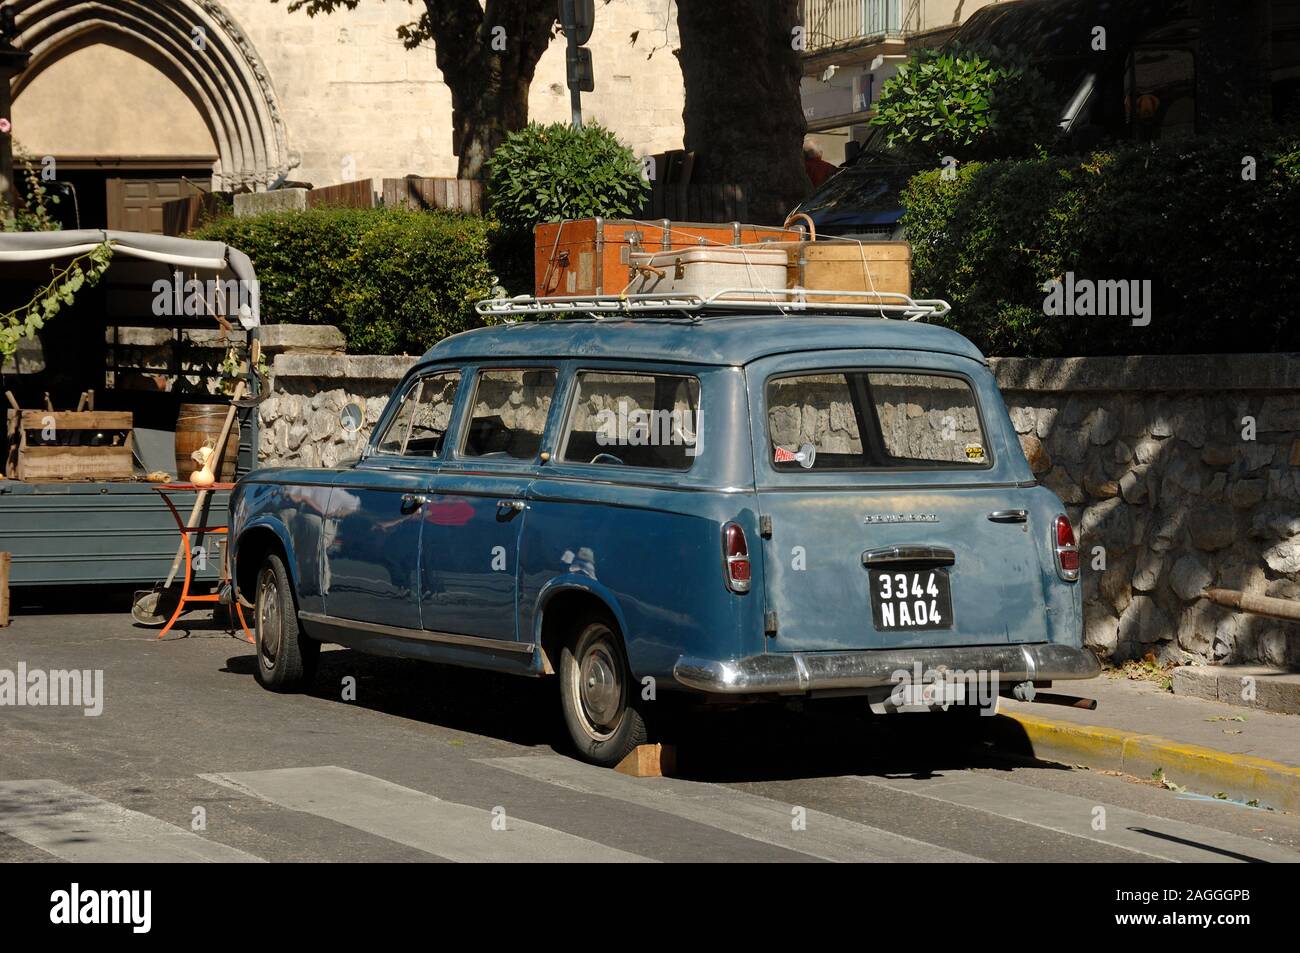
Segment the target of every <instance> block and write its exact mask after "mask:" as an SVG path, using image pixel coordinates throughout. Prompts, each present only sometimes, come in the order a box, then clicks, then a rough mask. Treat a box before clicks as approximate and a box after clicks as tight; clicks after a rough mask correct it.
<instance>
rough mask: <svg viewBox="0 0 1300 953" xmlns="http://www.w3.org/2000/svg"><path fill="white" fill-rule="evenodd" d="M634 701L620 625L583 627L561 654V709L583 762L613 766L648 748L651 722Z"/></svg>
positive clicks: (590, 623)
mask: <svg viewBox="0 0 1300 953" xmlns="http://www.w3.org/2000/svg"><path fill="white" fill-rule="evenodd" d="M634 697H635V685H634V684H633V682H632V674H631V671H630V670H629V668H628V665H627V658H626V656H625V655H624V653H623V642H622V639H620V638H619V635H618V633H617V632H616V631H615V629H614V626H613V625H612V624H611V623H610V622H609V621H608V620H606V619H600V618H595V619H587V620H585V621H584V622H582V623H579V625H578V626H577V627H576V634H575V635H574V637H573V638H571V639H570V640H569V641H568V642H567V643H566V644H565V645H564V647H563V648H562V649H561V650H560V704H561V707H562V709H563V712H564V724H565V727H567V728H568V731H569V738H570V740H571V741H572V742H573V746H574V747H575V748H576V749H577V751H578V754H579V756H580V757H582V758H583V760H585V761H590V762H591V763H592V764H598V765H601V766H603V767H612V766H614V765H616V764H618V763H619V762H620V761H622V760H623V758H624V757H625V756H626V755H627V754H628V753H629V752H631V751H632V750H633V749H635V748H636V747H637V745H641V744H645V741H646V726H645V720H644V719H643V718H642V716H641V713H640V712H639V711H637V709H636V706H635V705H634V704H633V699H634Z"/></svg>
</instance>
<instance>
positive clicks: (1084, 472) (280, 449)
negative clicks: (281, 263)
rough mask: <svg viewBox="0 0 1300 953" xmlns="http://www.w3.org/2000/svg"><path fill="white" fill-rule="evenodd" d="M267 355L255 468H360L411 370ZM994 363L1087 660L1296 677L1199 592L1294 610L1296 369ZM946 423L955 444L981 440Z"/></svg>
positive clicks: (816, 430) (389, 363)
mask: <svg viewBox="0 0 1300 953" xmlns="http://www.w3.org/2000/svg"><path fill="white" fill-rule="evenodd" d="M309 330H317V331H318V330H319V329H309ZM263 332H264V333H267V334H281V335H283V334H284V333H285V332H284V331H283V330H282V329H271V328H266V329H263ZM339 343H340V344H341V342H339ZM268 351H269V352H270V353H273V354H274V359H273V365H272V366H273V370H274V381H273V387H272V393H271V396H270V397H269V398H268V399H267V400H266V401H264V402H263V403H262V405H261V415H262V443H261V448H260V449H261V456H262V462H263V463H264V464H266V465H298V466H321V465H325V466H328V465H332V464H334V463H337V462H338V461H340V460H343V459H345V458H347V457H350V456H356V455H358V454H359V453H360V451H361V448H362V447H363V446H364V445H365V441H366V439H367V438H368V436H369V434H370V431H371V429H372V428H373V426H374V423H375V422H376V421H377V420H378V418H379V415H380V413H381V412H382V410H383V408H384V405H385V403H386V402H387V399H388V396H389V393H390V392H391V390H392V388H393V386H394V385H395V384H396V383H397V381H398V380H399V379H400V378H401V376H402V375H403V374H404V373H405V372H406V370H407V369H408V368H409V367H410V366H411V364H412V363H413V362H414V361H415V358H412V357H395V358H386V357H367V356H345V355H343V354H341V353H330V352H329V351H328V350H325V351H322V350H320V349H319V348H317V350H315V351H312V350H302V342H301V341H297V340H289V339H287V338H286V339H284V340H279V341H278V342H277V343H274V344H272V346H271V347H269V348H268ZM991 363H992V365H993V368H994V373H995V374H996V376H997V380H998V383H999V386H1000V387H1001V388H1002V391H1003V394H1004V396H1005V398H1006V403H1007V407H1008V409H1009V411H1010V415H1011V420H1012V423H1013V425H1014V426H1015V429H1016V432H1017V434H1018V435H1019V437H1020V442H1021V445H1022V446H1023V447H1024V449H1025V453H1026V456H1027V458H1028V459H1029V461H1030V465H1031V468H1032V469H1033V471H1034V472H1035V474H1037V476H1038V477H1039V479H1040V480H1042V481H1043V482H1044V483H1045V484H1046V485H1048V486H1050V487H1051V488H1052V489H1053V490H1055V492H1056V493H1057V494H1059V495H1060V497H1061V499H1062V500H1063V501H1064V503H1065V505H1066V510H1067V512H1068V513H1069V515H1070V518H1071V519H1072V520H1073V521H1074V524H1075V527H1076V529H1077V531H1078V533H1079V546H1080V550H1081V552H1082V555H1083V567H1084V568H1083V581H1082V586H1083V595H1084V614H1085V626H1086V639H1087V642H1088V644H1089V645H1090V646H1092V647H1093V648H1094V649H1095V650H1096V651H1098V652H1099V653H1100V654H1102V655H1105V656H1108V657H1110V658H1112V659H1114V660H1117V661H1119V660H1123V659H1128V658H1140V657H1143V656H1145V655H1146V654H1148V653H1152V654H1154V655H1155V656H1156V658H1158V659H1160V660H1162V661H1164V660H1170V661H1172V660H1177V661H1180V662H1198V661H1200V662H1208V661H1216V662H1217V661H1242V662H1265V663H1268V664H1273V665H1293V666H1294V665H1297V664H1300V625H1295V624H1290V623H1285V622H1281V621H1277V620H1272V619H1266V618H1262V617H1258V616H1250V615H1245V614H1242V613H1237V612H1233V611H1231V610H1228V609H1223V608H1220V607H1219V606H1216V605H1214V604H1213V603H1211V602H1209V601H1208V600H1207V599H1205V598H1204V597H1203V596H1202V595H1201V593H1202V591H1203V590H1204V589H1205V588H1206V587H1210V586H1215V587H1222V588H1227V589H1241V590H1245V591H1248V592H1254V593H1261V594H1266V595H1270V596H1278V597H1281V598H1286V599H1300V361H1298V360H1296V358H1295V356H1293V355H1229V356H1203V357H1127V358H1073V359H1064V360H1050V361H1039V360H1031V359H1023V358H1006V359H1000V360H999V359H995V360H993V361H992V362H991ZM894 398H896V399H894ZM894 398H891V399H890V400H889V401H888V402H887V403H888V404H889V406H888V407H887V408H886V416H887V417H888V416H890V414H891V413H892V414H893V415H895V416H896V417H897V418H898V420H899V421H900V423H901V421H903V420H904V418H906V417H907V416H908V415H909V414H912V411H910V410H909V409H908V405H909V404H910V403H915V401H914V400H912V399H911V398H908V397H907V395H905V394H898V395H894ZM349 402H356V403H358V404H360V405H361V406H362V407H363V409H364V421H363V424H362V427H361V429H360V430H359V431H358V432H356V433H348V432H347V431H346V430H345V428H344V427H342V426H341V424H340V421H339V412H340V411H341V410H342V408H343V407H344V405H345V404H347V403H349ZM824 403H825V405H826V406H825V407H824V408H822V409H821V411H820V412H819V415H818V419H817V420H813V421H809V422H807V423H808V433H811V434H819V435H820V436H819V437H818V439H824V438H827V437H828V436H835V435H838V437H839V438H842V442H844V444H845V446H844V448H843V449H844V450H845V451H849V450H850V449H851V448H852V446H853V445H854V439H855V437H856V435H855V434H853V433H851V432H850V431H851V427H850V425H848V424H845V423H844V422H843V421H840V423H839V430H836V429H835V421H834V420H833V419H832V418H833V417H834V416H835V413H836V412H835V408H834V400H833V395H831V394H830V393H829V392H828V394H827V395H826V400H825V401H824ZM954 408H956V404H954ZM959 410H960V408H957V412H954V416H955V417H956V420H957V429H958V436H957V442H958V444H959V445H964V443H966V442H969V441H970V440H976V439H978V438H977V437H975V436H974V434H973V431H970V426H971V422H970V421H967V420H966V419H965V418H964V415H963V414H961V413H960V412H959ZM822 416H824V417H825V420H824V421H822V420H821V417H822ZM841 416H842V415H841ZM913 416H915V415H914V414H913ZM930 416H934V415H933V414H927V415H924V420H925V425H924V426H923V427H921V428H920V432H921V433H923V434H925V435H929V436H926V437H925V439H926V440H927V441H929V440H937V439H939V438H938V437H937V436H935V435H937V434H939V433H940V432H941V431H942V430H943V428H944V427H945V426H946V424H945V422H944V420H943V419H942V418H943V417H944V416H945V415H943V414H940V415H939V416H937V417H936V418H935V419H934V420H933V421H931V420H929V417H930ZM802 423H803V422H802V421H799V422H796V421H794V420H791V421H790V424H791V426H790V427H789V428H787V429H790V430H791V434H789V435H788V436H789V437H790V441H789V442H790V443H791V444H792V445H795V444H798V443H799V442H801V441H802V440H804V439H806V434H804V433H803V429H804V428H803V427H802ZM917 423H920V419H918V420H917V421H915V422H913V423H912V427H915V424H917ZM846 428H849V429H846ZM840 431H843V433H840ZM949 439H951V438H949ZM926 446H927V448H929V449H927V450H926V451H925V452H931V450H932V449H933V448H932V447H929V444H928V443H927V445H926Z"/></svg>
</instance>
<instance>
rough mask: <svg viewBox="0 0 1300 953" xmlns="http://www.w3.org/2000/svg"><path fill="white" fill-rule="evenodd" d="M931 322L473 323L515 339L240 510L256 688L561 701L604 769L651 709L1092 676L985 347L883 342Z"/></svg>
mask: <svg viewBox="0 0 1300 953" xmlns="http://www.w3.org/2000/svg"><path fill="white" fill-rule="evenodd" d="M646 297H647V298H648V299H654V296H646ZM633 304H634V305H635V307H633V306H632V305H633ZM933 307H934V306H933V305H926V304H925V303H922V304H917V303H915V302H911V301H910V300H908V302H907V305H906V306H905V307H904V306H902V305H899V306H897V307H884V306H882V307H878V308H867V307H859V306H855V305H833V304H827V305H824V306H817V307H814V306H811V305H805V306H802V307H787V306H784V305H782V306H776V305H773V304H770V303H768V304H763V305H761V306H758V305H755V304H754V303H753V302H750V303H748V305H747V306H741V305H740V304H737V303H734V302H727V301H725V300H717V299H710V300H700V299H698V298H689V299H686V298H683V299H672V300H666V299H665V300H638V301H636V302H628V301H626V300H623V301H619V302H617V303H611V302H610V301H608V300H603V299H602V300H596V299H592V300H590V301H588V302H587V303H586V304H585V305H584V304H583V303H582V302H566V301H565V300H564V299H557V301H550V302H548V301H545V300H535V299H525V300H520V299H511V300H509V301H506V302H487V303H484V304H482V305H480V310H483V311H485V313H494V312H495V313H498V314H501V315H503V316H505V317H508V318H511V319H512V320H510V321H508V323H505V324H501V325H497V326H492V327H487V328H483V329H479V330H475V331H470V332H466V333H463V334H458V335H456V336H454V337H451V338H448V339H446V340H444V341H442V342H441V343H440V344H438V345H437V346H436V347H434V348H433V349H432V350H431V351H429V352H428V353H427V354H426V355H424V357H423V358H422V359H421V360H420V361H419V362H418V364H417V365H416V366H415V367H414V368H413V369H412V370H411V371H410V373H409V374H408V375H407V376H406V378H405V379H404V380H403V381H402V382H401V384H400V385H399V386H398V388H397V389H396V391H395V392H394V395H393V398H392V399H391V400H390V402H389V405H388V407H387V408H386V410H385V412H384V414H383V416H382V418H381V420H380V421H379V422H378V424H377V426H376V428H375V431H374V434H373V436H372V437H371V440H370V443H369V445H368V447H367V449H366V452H365V454H364V456H363V457H362V459H361V460H360V461H358V462H356V463H355V464H353V465H351V466H346V467H339V468H333V469H264V470H259V471H256V472H254V473H251V474H249V475H248V476H246V477H245V478H244V479H242V480H241V481H240V482H239V484H238V485H237V487H236V488H235V490H234V491H233V492H232V494H231V504H230V505H231V511H232V515H231V538H232V540H233V543H232V552H231V557H232V560H233V563H232V565H233V567H234V572H233V577H234V579H235V585H236V588H237V595H238V597H239V598H240V599H241V600H243V604H245V605H249V606H252V607H255V612H254V616H255V619H256V624H255V635H256V653H257V659H258V665H257V677H258V679H259V681H260V682H261V683H262V684H263V685H264V686H266V687H267V688H269V689H272V690H277V691H289V690H294V689H298V688H301V687H302V686H303V685H304V684H305V683H306V682H307V681H308V680H309V679H310V678H311V676H312V673H313V669H314V667H315V663H316V660H317V658H318V655H319V648H320V644H321V643H322V642H333V643H340V644H342V645H345V646H349V647H352V648H354V649H357V650H360V651H363V652H370V653H376V654H381V655H389V656H399V657H407V658H415V659H424V660H429V661H434V662H440V663H446V664H452V665H466V666H473V667H477V668H486V669H493V670H496V671H499V672H507V673H515V674H518V675H525V676H534V677H542V676H548V677H549V676H558V682H559V692H558V695H559V700H560V703H561V705H562V708H563V714H564V721H565V724H566V725H567V728H568V733H569V735H570V737H571V741H572V744H573V746H574V747H575V748H576V750H577V752H578V754H579V755H580V756H581V757H582V758H584V759H586V760H589V761H591V762H594V763H597V764H604V765H613V764H616V763H617V762H618V761H619V760H620V759H622V758H623V757H624V756H625V755H627V754H628V753H629V752H630V751H631V750H632V749H633V748H634V747H636V746H637V745H638V744H640V743H642V742H644V741H645V740H646V738H647V729H646V724H647V717H648V714H649V713H651V712H652V709H653V706H654V704H655V699H657V698H658V697H659V694H660V693H674V692H675V693H693V694H695V695H696V696H697V697H701V698H709V699H721V700H731V701H735V700H739V699H742V698H746V699H766V700H778V699H790V698H798V697H804V698H809V697H811V698H817V697H821V696H825V695H844V694H858V695H862V696H865V702H866V703H867V704H870V705H872V706H873V707H875V708H877V709H878V710H895V709H897V708H899V707H908V706H909V705H910V706H912V707H915V706H916V705H920V706H923V707H927V706H928V707H943V708H946V707H947V706H948V703H949V702H953V701H955V700H959V699H956V698H955V697H950V696H948V695H940V696H936V695H934V694H933V693H930V694H924V693H921V694H913V695H906V693H904V695H901V696H900V694H899V692H898V688H899V684H900V679H905V678H907V677H911V676H912V674H913V673H918V674H919V673H921V672H922V671H924V672H939V673H953V672H963V673H970V672H979V673H985V674H988V673H991V674H992V676H993V677H994V678H995V680H996V684H997V686H998V687H997V690H998V691H1000V692H1002V693H1009V692H1012V693H1015V694H1017V696H1018V697H1026V695H1027V696H1029V697H1032V694H1033V688H1032V686H1034V685H1039V686H1042V685H1045V684H1048V683H1050V682H1052V681H1053V680H1060V679H1080V678H1090V677H1093V676H1095V675H1096V674H1097V673H1098V671H1099V667H1098V664H1097V661H1096V659H1095V658H1094V657H1093V655H1092V654H1091V653H1090V652H1088V651H1086V650H1085V649H1084V648H1083V646H1082V611H1081V605H1080V592H1079V585H1078V578H1079V553H1078V550H1077V548H1076V546H1075V540H1074V532H1073V529H1072V528H1071V525H1070V521H1069V520H1068V518H1067V517H1066V515H1065V508H1064V507H1063V506H1062V503H1061V501H1060V500H1059V499H1058V498H1057V496H1056V495H1055V494H1054V493H1052V491H1051V490H1049V489H1047V488H1045V487H1043V486H1041V485H1040V484H1039V483H1038V482H1037V481H1036V480H1035V478H1034V476H1033V474H1032V473H1031V472H1030V468H1029V466H1028V464H1027V462H1026V460H1025V456H1024V453H1023V451H1022V450H1021V447H1020V444H1019V442H1018V440H1017V438H1016V433H1015V430H1014V429H1013V427H1012V425H1011V422H1010V420H1009V418H1008V415H1007V411H1006V409H1005V407H1004V405H1003V402H1002V399H1001V395H1000V394H999V392H998V389H997V386H996V384H995V382H994V379H993V376H992V374H991V373H990V371H989V367H988V365H987V363H986V362H985V360H984V359H983V357H982V356H981V354H980V353H979V351H978V350H977V349H976V348H975V347H974V346H973V345H972V344H971V343H970V342H968V341H967V340H966V339H965V338H963V337H962V336H960V335H959V334H957V333H955V332H953V331H950V330H947V329H945V328H942V327H939V326H935V325H930V324H926V323H922V322H919V321H915V320H899V319H897V317H912V318H915V317H918V316H920V315H923V314H925V313H926V311H927V308H930V309H931V310H933ZM557 310H558V312H559V315H558V316H560V317H562V318H563V320H546V319H545V318H547V317H555V316H556V313H555V312H556V311H557ZM518 318H524V319H525V320H514V319H518ZM533 318H540V319H538V320H532V319H533ZM933 681H934V682H935V683H936V684H942V682H943V679H942V678H939V679H933Z"/></svg>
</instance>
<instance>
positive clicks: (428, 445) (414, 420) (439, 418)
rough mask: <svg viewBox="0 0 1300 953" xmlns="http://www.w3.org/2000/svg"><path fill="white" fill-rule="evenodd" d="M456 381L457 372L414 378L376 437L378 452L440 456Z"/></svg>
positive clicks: (413, 455) (458, 382) (414, 455)
mask: <svg viewBox="0 0 1300 953" xmlns="http://www.w3.org/2000/svg"><path fill="white" fill-rule="evenodd" d="M459 384H460V373H459V372H458V371H449V372H447V373H445V374H430V375H429V376H427V377H422V378H420V379H419V380H418V381H416V382H415V383H414V384H413V385H412V386H411V387H410V389H409V390H407V392H406V394H405V395H404V396H403V397H402V403H401V405H400V406H399V407H398V408H397V413H395V414H394V415H393V419H392V421H391V422H390V423H389V425H388V429H387V430H385V431H384V435H383V436H382V437H381V438H380V439H379V443H378V445H377V449H378V451H379V452H380V453H394V454H400V455H401V456H404V457H436V456H439V455H441V454H442V444H443V438H444V437H445V436H446V434H447V426H448V424H449V423H450V422H451V409H452V406H453V405H454V404H455V403H456V388H457V386H458V385H459Z"/></svg>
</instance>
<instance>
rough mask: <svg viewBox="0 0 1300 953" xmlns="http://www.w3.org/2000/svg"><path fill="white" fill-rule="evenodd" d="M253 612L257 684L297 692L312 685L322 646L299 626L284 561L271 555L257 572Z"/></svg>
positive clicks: (275, 555)
mask: <svg viewBox="0 0 1300 953" xmlns="http://www.w3.org/2000/svg"><path fill="white" fill-rule="evenodd" d="M255 592H256V607H255V608H254V610H253V613H254V616H253V635H254V642H255V645H254V651H255V652H256V654H257V681H258V682H259V683H260V684H261V685H262V687H263V688H267V689H270V690H271V691H273V692H296V691H300V690H302V689H303V688H305V687H306V686H307V685H309V684H310V683H311V680H312V678H313V677H314V676H315V674H316V663H317V662H318V661H319V660H320V643H319V642H317V641H315V640H314V639H311V638H308V637H307V636H306V635H305V634H304V633H303V631H302V629H301V628H300V627H299V625H298V604H297V601H296V600H295V599H294V596H293V587H292V586H291V585H290V584H289V573H288V572H287V571H286V570H285V568H284V560H282V559H281V558H280V556H279V555H278V554H276V553H268V554H267V555H266V558H265V559H263V560H262V565H261V566H260V567H259V568H258V570H257V584H256V589H255Z"/></svg>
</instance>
